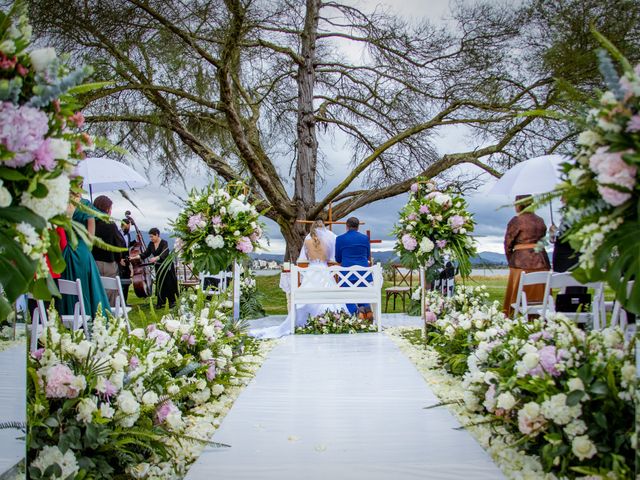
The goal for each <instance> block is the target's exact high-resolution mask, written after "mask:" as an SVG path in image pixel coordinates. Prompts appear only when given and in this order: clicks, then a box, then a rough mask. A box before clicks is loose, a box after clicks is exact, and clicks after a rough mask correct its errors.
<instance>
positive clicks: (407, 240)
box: [402, 233, 418, 252]
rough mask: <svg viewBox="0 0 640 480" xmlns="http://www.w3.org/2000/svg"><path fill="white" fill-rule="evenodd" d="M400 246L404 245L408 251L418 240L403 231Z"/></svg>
mask: <svg viewBox="0 0 640 480" xmlns="http://www.w3.org/2000/svg"><path fill="white" fill-rule="evenodd" d="M402 246H404V248H405V249H407V250H409V251H410V252H412V251H413V250H415V249H416V247H417V246H418V241H417V240H416V239H415V238H413V237H412V236H411V235H409V234H408V233H405V234H404V235H403V236H402Z"/></svg>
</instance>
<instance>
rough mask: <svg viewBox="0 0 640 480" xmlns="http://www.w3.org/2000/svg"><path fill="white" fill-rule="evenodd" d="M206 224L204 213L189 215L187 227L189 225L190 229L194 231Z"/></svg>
mask: <svg viewBox="0 0 640 480" xmlns="http://www.w3.org/2000/svg"><path fill="white" fill-rule="evenodd" d="M204 224H205V221H204V215H202V214H201V213H196V214H195V215H191V216H190V217H189V221H188V222H187V227H189V230H191V231H192V232H193V231H194V230H197V229H198V228H202V227H203V226H204Z"/></svg>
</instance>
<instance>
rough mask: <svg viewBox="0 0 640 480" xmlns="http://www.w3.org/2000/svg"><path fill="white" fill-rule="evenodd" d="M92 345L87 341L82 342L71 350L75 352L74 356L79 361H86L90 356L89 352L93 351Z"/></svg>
mask: <svg viewBox="0 0 640 480" xmlns="http://www.w3.org/2000/svg"><path fill="white" fill-rule="evenodd" d="M91 347H92V344H91V342H88V341H86V340H82V341H81V342H80V343H78V344H77V345H75V346H74V347H72V348H71V350H73V356H74V357H76V358H77V359H78V360H81V361H82V360H85V359H86V358H87V356H88V355H89V350H91Z"/></svg>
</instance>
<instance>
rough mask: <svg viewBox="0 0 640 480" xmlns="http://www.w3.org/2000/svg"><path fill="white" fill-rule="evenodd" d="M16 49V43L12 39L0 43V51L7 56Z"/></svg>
mask: <svg viewBox="0 0 640 480" xmlns="http://www.w3.org/2000/svg"><path fill="white" fill-rule="evenodd" d="M15 51H16V44H15V42H14V41H13V40H8V39H7V40H5V41H4V42H2V43H0V52H2V53H4V54H5V55H7V56H10V55H13V54H14V52H15Z"/></svg>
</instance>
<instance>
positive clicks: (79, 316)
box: [58, 279, 91, 339]
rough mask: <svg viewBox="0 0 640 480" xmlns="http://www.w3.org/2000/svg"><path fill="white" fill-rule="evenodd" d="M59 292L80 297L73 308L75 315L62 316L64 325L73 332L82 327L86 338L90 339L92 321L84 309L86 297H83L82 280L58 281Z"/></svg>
mask: <svg viewBox="0 0 640 480" xmlns="http://www.w3.org/2000/svg"><path fill="white" fill-rule="evenodd" d="M58 290H60V293H61V294H63V295H70V296H74V297H78V300H77V301H76V304H75V306H74V307H73V315H60V320H62V324H63V325H64V326H65V327H67V328H69V327H71V329H72V330H78V329H79V328H80V327H82V329H83V330H84V335H85V337H87V339H88V338H90V333H89V324H88V321H89V320H90V319H91V317H90V316H89V315H87V312H85V309H84V296H83V295H82V284H81V283H80V279H76V281H75V282H73V281H71V280H63V279H59V280H58Z"/></svg>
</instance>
